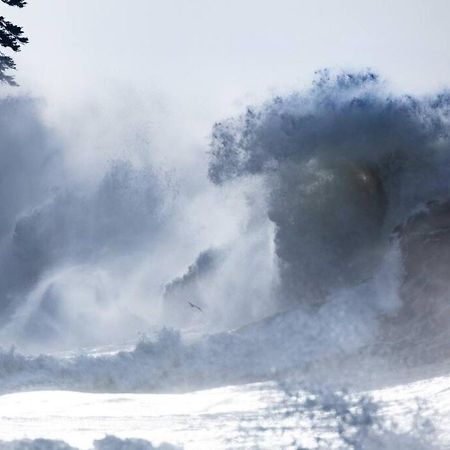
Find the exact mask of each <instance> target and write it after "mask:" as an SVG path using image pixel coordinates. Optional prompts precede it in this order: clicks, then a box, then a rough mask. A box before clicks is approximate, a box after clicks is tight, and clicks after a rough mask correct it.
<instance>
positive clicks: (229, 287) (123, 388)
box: [0, 71, 450, 450]
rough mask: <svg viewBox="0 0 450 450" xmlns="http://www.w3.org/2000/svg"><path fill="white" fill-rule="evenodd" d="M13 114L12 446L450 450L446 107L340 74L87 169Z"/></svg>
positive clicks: (7, 357) (8, 309) (8, 140)
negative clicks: (198, 134)
mask: <svg viewBox="0 0 450 450" xmlns="http://www.w3.org/2000/svg"><path fill="white" fill-rule="evenodd" d="M0 109H1V110H2V111H1V112H2V113H3V114H1V115H0V136H1V140H0V163H1V168H2V171H3V172H2V180H1V181H2V183H1V186H0V202H1V205H2V208H1V211H0V273H1V277H0V340H1V350H0V441H1V442H0V449H14V450H16V449H17V450H19V449H20V450H25V449H26V450H34V449H39V450H47V449H61V450H63V449H69V448H79V449H91V448H92V449H99V450H109V449H121V450H126V449H127V450H134V449H152V448H161V449H164V448H165V449H171V448H186V449H216V448H217V449H222V448H223V449H248V448H254V449H260V448H262V449H264V448H265V449H277V448H280V449H285V448H286V449H290V448H292V449H361V450H362V449H373V450H375V449H377V450H378V449H385V448H386V449H396V450H403V449H405V450H407V449H408V450H409V449H433V448H436V449H445V448H450V431H449V430H450V423H449V421H450V376H449V367H450V365H449V363H450V349H449V346H448V343H449V342H450V317H449V315H448V311H449V308H448V305H449V303H448V302H449V300H448V293H449V289H450V287H449V286H450V285H449V283H448V280H449V277H450V273H449V272H448V267H449V262H450V257H448V255H449V254H450V253H449V250H448V249H449V248H450V247H449V246H450V239H449V238H448V236H449V235H450V233H449V230H450V214H449V211H450V205H449V203H448V200H449V199H448V193H449V192H450V182H449V180H450V96H449V95H448V93H447V92H441V93H437V94H436V95H433V96H429V97H424V98H415V97H412V96H397V95H394V94H392V93H389V92H386V89H385V86H384V84H383V83H381V82H380V80H379V77H378V76H377V75H376V74H373V73H371V72H369V71H365V72H361V73H354V74H346V73H341V74H338V75H331V74H330V72H329V71H323V72H321V73H319V74H318V77H317V79H316V80H315V81H314V83H313V85H312V87H311V88H310V89H309V90H307V91H298V92H293V93H292V94H290V95H287V96H285V97H283V98H281V97H275V98H272V99H269V100H268V101H267V102H266V103H264V104H262V105H259V106H258V105H257V106H255V107H249V108H248V109H247V110H246V111H245V112H244V113H243V114H241V115H239V116H237V117H232V118H229V119H226V120H223V121H222V122H218V123H216V125H215V126H213V127H212V131H211V136H210V142H209V144H208V145H209V147H208V148H209V151H205V152H203V153H202V158H203V159H202V161H196V162H195V164H194V163H192V162H191V163H192V165H191V166H189V164H188V165H183V164H184V162H183V161H176V163H175V164H174V167H170V168H169V169H167V170H166V169H165V168H162V167H161V166H160V165H158V164H155V162H154V161H152V160H151V157H150V155H149V156H148V158H141V159H139V158H137V156H139V155H141V156H142V151H143V149H141V148H139V149H138V150H139V151H138V152H137V154H136V155H132V156H133V157H131V156H130V153H132V152H131V150H130V151H128V149H125V150H124V152H123V153H122V157H121V158H118V159H114V160H109V159H108V158H106V157H105V158H104V159H105V161H102V164H98V167H97V166H95V167H92V168H91V171H90V172H91V173H90V174H89V176H86V174H81V173H78V171H77V170H75V169H74V168H73V167H71V166H70V164H69V162H70V158H69V150H67V148H66V147H65V145H64V143H63V142H62V141H61V139H60V136H59V137H58V136H55V135H54V134H53V132H52V130H50V129H48V127H47V126H46V125H45V122H44V120H43V119H42V113H41V112H40V111H39V108H38V106H37V104H36V102H34V101H33V100H31V99H28V98H20V97H18V98H5V99H0ZM16 122H17V123H21V124H23V128H21V129H17V127H14V126H13V125H14V123H16ZM111 140H114V139H111ZM138 147H139V145H138ZM149 153H151V152H149ZM106 160H108V161H106ZM159 163H161V161H159ZM193 166H195V170H194V169H193V168H192V167H193ZM197 166H198V167H199V168H200V167H201V168H203V169H204V173H203V178H201V177H200V175H199V170H197ZM200 178H201V179H200ZM192 180H194V181H192Z"/></svg>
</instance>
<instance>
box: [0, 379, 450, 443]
mask: <svg viewBox="0 0 450 450" xmlns="http://www.w3.org/2000/svg"><path fill="white" fill-rule="evenodd" d="M369 394H370V395H371V396H372V397H373V400H374V402H376V404H377V405H378V407H379V410H378V411H377V412H374V413H373V416H374V417H379V418H381V419H382V420H383V421H384V420H385V419H386V418H387V419H386V422H385V425H383V426H384V427H385V428H384V429H382V430H376V429H375V428H376V427H373V429H371V427H370V426H368V427H367V430H364V433H361V436H360V442H359V443H358V445H361V447H356V448H377V447H376V444H377V443H378V445H379V446H378V448H386V449H389V448H392V449H394V448H395V449H405V450H406V449H415V448H417V449H419V448H420V449H424V450H425V449H429V448H433V446H436V448H448V447H450V431H449V430H450V378H448V377H440V378H431V379H428V380H424V381H418V382H414V383H410V384H405V385H398V386H393V387H388V388H384V389H380V390H374V391H371V392H369ZM362 395H363V394H359V396H362ZM320 398H321V400H322V401H324V398H325V397H320ZM418 400H419V401H421V402H422V403H423V402H425V405H426V406H423V407H422V409H418V407H417V405H418ZM419 403H420V402H419ZM286 406H287V403H286V401H285V397H284V395H283V393H282V392H281V391H280V389H279V387H278V386H277V385H276V384H274V383H259V384H246V385H242V386H230V387H223V388H218V389H212V390H204V391H197V392H191V393H186V394H87V393H76V392H57V391H45V392H29V393H18V394H10V395H4V396H2V397H0V423H1V427H0V439H1V440H3V441H13V440H22V439H31V440H33V439H38V438H45V439H49V440H61V441H65V442H66V443H68V444H70V445H72V446H74V447H77V448H81V449H89V448H92V447H93V443H94V441H95V440H101V439H103V438H104V437H105V436H106V435H115V436H116V437H118V438H120V439H126V438H139V439H144V440H146V441H149V442H152V443H153V444H154V445H159V444H161V443H162V442H170V443H171V444H173V445H176V446H179V447H182V448H185V449H193V450H194V449H199V450H200V449H205V450H206V449H223V448H266V449H274V448H295V447H294V446H293V442H294V441H295V442H296V443H297V445H302V446H306V447H307V448H316V445H317V442H316V440H315V439H316V438H317V437H318V436H322V438H323V439H330V438H331V439H332V441H333V442H334V444H333V445H335V447H334V448H352V447H345V444H344V442H343V441H342V440H341V439H340V438H339V433H338V432H337V426H336V423H335V422H333V420H331V419H327V418H326V417H325V416H324V413H321V414H322V415H321V418H320V420H319V419H318V418H315V419H314V420H312V421H311V420H310V419H309V418H308V413H310V412H311V411H314V408H315V407H313V406H311V407H309V408H306V407H300V406H299V407H298V409H297V411H296V412H295V414H294V413H291V414H286V415H285V414H283V411H284V410H283V408H285V407H286ZM338 407H339V406H338V401H336V408H338ZM335 413H336V412H335V411H334V412H333V411H332V412H331V415H332V416H333V414H335ZM333 418H335V416H333ZM383 418H384V419H383ZM428 419H430V420H431V422H428ZM392 421H395V422H396V423H397V425H398V427H397V428H395V427H394V426H393V425H392V424H390V422H392ZM311 423H314V426H311ZM360 427H361V429H363V428H364V425H361V426H360ZM35 445H36V442H35ZM47 445H48V446H49V447H48V448H52V447H50V444H49V443H48V444H47ZM324 445H325V442H324ZM339 446H341V447H339ZM0 448H1V447H0ZM29 448H33V447H29ZM36 448H38V447H36ZM40 448H47V447H40ZM123 448H133V447H131V446H130V447H123ZM149 448H150V447H149ZM321 448H327V447H326V446H322V447H321ZM329 448H331V447H329Z"/></svg>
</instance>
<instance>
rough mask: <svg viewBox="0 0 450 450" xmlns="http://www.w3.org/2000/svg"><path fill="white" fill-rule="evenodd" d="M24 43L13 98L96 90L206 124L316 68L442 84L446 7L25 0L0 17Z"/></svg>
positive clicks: (449, 13) (68, 100) (446, 65)
mask: <svg viewBox="0 0 450 450" xmlns="http://www.w3.org/2000/svg"><path fill="white" fill-rule="evenodd" d="M2 9H4V10H5V15H8V16H9V17H12V18H13V19H14V21H15V22H17V23H19V24H21V25H23V27H24V29H25V31H26V33H27V35H28V36H29V38H30V44H29V45H28V46H26V47H25V48H24V49H23V51H22V53H21V54H20V55H18V56H17V63H18V69H19V70H18V74H17V79H18V81H19V82H20V83H21V85H22V89H23V90H26V91H30V92H32V93H33V94H34V95H37V96H41V97H44V98H45V99H47V100H48V101H49V102H54V103H55V104H57V105H72V104H76V103H77V102H78V101H79V99H80V97H81V98H84V97H86V95H94V94H93V93H94V92H96V93H98V92H99V91H102V90H103V91H104V92H108V89H110V90H115V89H122V90H124V89H125V90H130V89H131V90H133V91H134V92H137V93H138V96H142V95H144V94H145V95H147V96H149V97H150V96H153V99H154V102H156V99H158V101H162V102H163V103H164V102H168V103H169V104H172V105H174V107H176V108H181V109H182V110H185V111H186V114H187V112H189V114H194V115H195V117H197V118H198V120H199V121H203V122H205V123H206V122H207V121H208V120H209V121H210V122H211V123H212V122H214V120H215V119H217V118H218V117H220V115H221V114H222V113H227V112H229V111H232V110H233V108H236V107H241V106H242V105H243V104H246V103H247V102H248V101H251V100H252V99H255V98H256V99H259V98H264V97H266V96H268V95H270V93H271V92H273V91H280V90H281V91H282V90H288V89H292V88H293V87H297V86H304V85H305V84H306V83H307V82H308V81H309V80H311V78H312V76H313V73H314V71H316V70H317V69H321V68H324V67H332V68H338V69H340V68H344V69H354V68H357V69H358V68H365V67H370V68H372V69H374V70H376V71H378V72H379V73H380V74H381V75H382V76H383V77H384V78H386V79H387V80H388V81H389V83H390V84H391V85H392V86H393V88H395V89H397V90H402V91H407V92H414V93H416V92H428V91H430V90H433V89H436V88H441V87H443V86H446V85H447V84H449V80H450V27H449V26H448V23H449V19H450V3H449V2H448V0H428V1H426V0H396V1H387V0H378V1H371V2H369V1H361V0H340V1H336V0H327V1H325V0H318V1H304V0H277V1H274V0H227V1H217V0H216V1H213V0H190V1H186V0H164V1H161V0H160V1H155V0H133V1H125V0H76V1H74V0H30V1H29V4H28V5H27V7H25V8H24V9H22V10H18V9H13V8H8V7H6V6H3V7H2Z"/></svg>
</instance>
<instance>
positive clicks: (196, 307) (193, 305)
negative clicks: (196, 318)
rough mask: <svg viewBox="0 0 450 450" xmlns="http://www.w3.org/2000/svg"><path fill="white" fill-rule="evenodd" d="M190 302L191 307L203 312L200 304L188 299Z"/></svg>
mask: <svg viewBox="0 0 450 450" xmlns="http://www.w3.org/2000/svg"><path fill="white" fill-rule="evenodd" d="M188 303H189V306H190V307H191V308H194V309H198V310H199V311H200V312H203V309H202V308H200V306H198V305H195V304H194V303H191V302H190V301H188Z"/></svg>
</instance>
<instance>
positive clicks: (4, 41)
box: [0, 0, 28, 86]
mask: <svg viewBox="0 0 450 450" xmlns="http://www.w3.org/2000/svg"><path fill="white" fill-rule="evenodd" d="M1 1H2V2H3V3H6V4H7V5H9V6H17V7H19V8H23V7H24V6H25V5H26V4H27V2H26V0H1ZM27 42H28V38H26V37H25V36H24V35H23V30H22V27H19V26H17V25H14V24H13V23H11V22H9V21H8V20H6V19H5V18H4V17H3V16H0V47H4V48H8V49H10V50H12V51H14V52H18V51H20V47H21V46H22V44H26V43H27ZM15 68H16V64H15V62H14V60H13V59H12V58H11V57H10V56H8V55H5V54H4V53H3V52H2V51H0V82H1V83H6V84H9V85H11V86H17V83H16V82H15V80H14V77H13V76H12V75H8V74H7V73H5V72H6V71H8V70H15Z"/></svg>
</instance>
